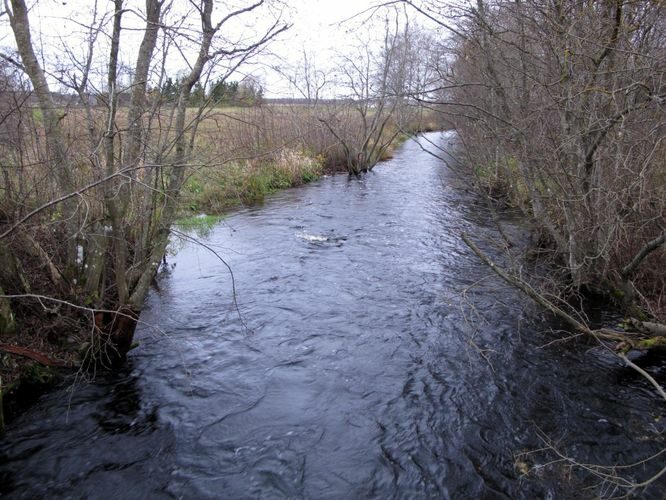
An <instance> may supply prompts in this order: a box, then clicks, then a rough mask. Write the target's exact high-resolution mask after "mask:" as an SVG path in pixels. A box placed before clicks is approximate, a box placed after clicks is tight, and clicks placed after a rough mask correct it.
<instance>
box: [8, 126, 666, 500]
mask: <svg viewBox="0 0 666 500" xmlns="http://www.w3.org/2000/svg"><path fill="white" fill-rule="evenodd" d="M427 138H428V139H429V140H432V141H435V142H437V143H439V144H440V145H441V146H443V147H445V148H446V147H449V142H450V141H452V140H453V138H452V136H450V135H447V134H429V135H428V136H427ZM421 143H422V144H421V145H419V144H417V143H416V142H408V143H406V144H405V145H404V146H403V147H402V148H401V149H400V151H399V152H398V154H397V155H396V157H395V158H394V159H393V160H390V161H388V162H386V163H384V164H382V165H380V166H379V167H377V168H376V169H375V171H374V172H373V173H371V174H368V175H366V176H363V177H362V178H360V179H348V178H347V177H346V176H334V177H328V178H324V179H322V180H320V181H318V182H315V183H313V184H311V185H308V186H306V187H304V188H301V189H294V190H288V191H285V192H282V193H279V194H277V195H275V196H273V197H271V198H270V199H269V200H267V202H266V203H265V205H264V206H263V207H257V208H252V209H247V210H243V211H240V212H238V213H235V214H233V215H231V216H229V217H228V218H227V219H226V220H225V221H224V222H223V223H221V224H220V225H218V226H216V227H215V228H214V229H213V230H212V232H211V233H210V234H209V235H207V237H205V238H204V239H203V241H204V243H205V244H206V245H207V246H208V247H210V249H213V250H215V251H216V252H217V253H218V255H219V257H222V258H223V259H224V260H225V261H226V264H225V263H223V262H221V261H220V259H219V257H218V256H216V255H214V254H213V253H211V252H210V251H209V249H207V248H204V247H202V246H200V245H197V244H194V243H191V242H189V243H188V242H184V243H181V244H179V245H177V246H178V248H179V251H178V253H177V255H176V256H175V257H172V258H171V259H170V263H171V265H172V266H175V267H172V268H171V269H170V270H169V271H168V272H165V273H163V276H162V278H161V279H160V288H161V290H160V291H159V293H158V292H154V293H152V294H151V296H150V297H149V299H148V301H147V306H146V310H145V312H144V313H143V314H142V316H141V320H142V322H143V324H142V326H141V327H140V328H139V330H138V332H137V337H138V339H139V340H140V341H141V347H140V348H139V349H137V350H136V351H133V352H132V353H131V355H130V358H129V360H128V363H127V366H126V368H125V369H124V370H123V371H122V372H121V373H120V374H113V375H106V376H101V377H99V378H98V379H97V380H96V381H95V382H94V383H92V384H89V385H78V386H77V387H76V388H75V390H74V391H73V392H70V391H69V389H67V388H63V389H62V390H60V391H56V392H54V393H52V394H49V395H47V396H45V397H44V398H42V400H41V401H40V402H39V403H38V404H37V405H35V406H34V407H33V408H32V409H31V410H30V411H29V412H28V413H27V414H25V415H23V416H22V417H21V418H20V419H18V420H17V421H15V422H14V423H13V424H12V425H11V426H10V427H9V429H8V432H7V436H6V437H5V438H4V440H3V442H2V445H1V448H0V480H1V481H2V491H3V492H5V493H10V494H11V495H12V496H15V497H26V498H28V497H29V498H33V497H73V498H79V497H98V498H114V497H116V498H181V497H182V498H212V497H224V498H359V497H374V498H413V497H418V498H424V497H428V498H544V497H548V498H563V497H594V496H596V495H609V494H612V493H614V490H613V489H612V487H611V486H610V485H608V484H603V483H602V482H600V481H598V480H593V479H591V478H590V476H589V475H587V474H580V473H575V472H574V473H571V472H570V469H569V468H567V467H566V466H564V465H563V464H555V465H551V466H547V467H546V466H543V465H544V464H546V463H548V462H550V461H551V460H553V458H554V456H553V455H552V454H549V453H546V452H541V453H533V454H530V455H527V456H524V455H521V453H524V452H526V451H533V450H537V449H539V448H543V447H544V441H543V439H542V438H541V437H540V435H542V436H546V437H547V438H548V439H552V440H553V441H554V442H555V443H556V444H557V446H558V447H559V448H560V449H561V450H562V451H564V452H566V453H567V454H570V455H571V456H572V457H575V458H577V459H578V460H580V461H584V462H588V463H601V464H614V463H628V462H632V461H635V460H638V459H640V458H644V457H645V456H647V455H649V454H651V453H654V452H656V451H658V450H659V449H661V448H662V447H663V446H664V439H663V432H664V425H663V420H660V419H659V418H660V414H661V413H662V412H663V406H661V403H659V401H658V399H657V398H656V397H655V396H654V394H653V392H652V391H651V389H650V387H649V386H648V385H647V384H646V383H644V382H643V381H642V380H640V379H639V378H637V377H636V376H635V375H634V374H633V373H632V372H631V371H629V370H627V369H626V368H622V367H621V366H619V364H618V363H617V362H616V361H615V360H614V359H613V357H612V356H611V355H609V354H608V353H605V352H604V351H603V350H602V349H599V348H594V346H585V345H581V344H580V343H579V344H578V345H572V344H566V345H560V344H556V345H551V346H548V347H543V346H544V345H545V344H547V343H548V342H550V341H551V340H553V339H554V338H556V337H553V335H552V333H551V332H550V330H551V328H557V325H555V324H554V323H549V322H548V321H547V320H545V319H543V318H541V317H540V316H539V315H538V314H535V311H534V308H533V307H532V306H531V304H529V303H527V302H526V301H525V299H524V298H522V297H521V296H520V295H518V294H517V293H516V292H514V291H513V290H511V289H509V288H507V287H506V286H505V285H504V284H503V283H501V282H500V281H498V279H496V278H495V277H494V276H493V275H492V274H491V273H490V272H489V270H488V269H487V268H485V267H483V266H481V265H480V264H479V262H478V260H477V259H476V258H475V257H474V256H473V255H472V254H471V252H470V251H469V250H468V249H467V248H466V247H465V245H464V243H463V242H462V241H461V239H460V237H459V236H460V233H461V232H462V231H467V232H469V233H470V234H471V235H473V237H474V238H475V240H477V241H479V242H481V243H482V244H483V245H484V247H485V248H486V249H487V250H488V251H489V252H491V254H492V255H495V257H496V258H499V257H498V256H497V253H496V250H493V247H492V245H490V244H488V241H493V240H497V239H498V237H497V234H496V232H495V230H494V227H493V224H492V223H491V219H490V217H489V215H488V214H487V211H486V209H485V206H484V204H483V203H479V202H478V200H475V199H474V198H473V197H472V196H471V195H469V194H467V193H466V192H465V190H464V189H463V188H462V187H461V186H460V185H459V184H460V183H458V182H456V178H455V176H454V175H453V173H452V172H450V171H449V170H448V169H447V168H446V166H445V165H444V164H443V163H442V162H441V161H439V160H438V159H436V158H435V157H433V156H431V155H429V154H427V153H426V152H424V151H423V150H422V148H421V146H424V147H426V148H428V147H431V146H429V145H428V143H427V141H424V140H423V139H421ZM514 229H515V231H514V232H515V233H516V234H518V233H519V229H518V228H514ZM226 265H228V266H229V267H230V268H231V269H232V270H233V276H234V279H235V286H236V292H237V297H236V298H237V308H236V307H235V306H234V303H233V300H232V292H231V291H232V281H231V275H230V273H229V271H228V270H227V267H226ZM170 267H171V266H170ZM239 313H240V315H239ZM150 325H152V326H150ZM647 368H648V369H649V370H651V373H653V374H655V375H656V376H660V377H663V373H664V367H663V363H662V362H661V361H659V360H658V359H657V360H656V361H654V363H653V364H652V365H650V364H649V363H648V366H647ZM523 463H524V464H523ZM521 464H523V465H521ZM661 464H663V460H662V461H661ZM524 465H527V466H529V467H534V466H537V467H536V469H535V470H534V471H533V472H532V473H531V474H529V475H527V476H525V475H523V474H522V473H521V467H524ZM654 469H655V467H652V468H649V469H648V470H638V471H634V472H635V473H636V477H647V475H649V474H648V473H649V472H650V471H651V470H654ZM660 486H661V487H663V486H664V483H663V482H662V483H661V484H658V485H655V486H653V487H652V488H650V489H648V490H647V491H645V492H643V493H642V494H643V495H644V496H646V497H654V498H658V497H659V494H660V489H659V487H660ZM588 487H591V488H592V489H583V488H588Z"/></svg>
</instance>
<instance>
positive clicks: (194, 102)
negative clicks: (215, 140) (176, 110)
mask: <svg viewBox="0 0 666 500" xmlns="http://www.w3.org/2000/svg"><path fill="white" fill-rule="evenodd" d="M180 86H181V83H180V81H179V79H178V78H176V79H175V80H174V79H173V78H172V77H167V78H166V79H165V80H164V83H163V84H162V86H161V88H160V91H159V92H160V95H161V96H162V98H163V99H164V100H165V101H167V102H175V101H176V100H177V98H178V92H179V89H180ZM263 95H264V89H263V87H262V86H261V85H260V84H259V83H257V82H256V81H255V80H253V79H246V80H243V81H240V82H238V81H227V80H226V79H225V78H219V79H217V80H215V81H214V82H213V83H211V84H209V85H206V84H205V83H203V82H198V83H196V84H195V86H194V88H193V89H192V93H191V94H190V96H189V99H188V104H189V106H192V107H199V106H203V105H213V106H257V105H259V104H261V103H262V102H263Z"/></svg>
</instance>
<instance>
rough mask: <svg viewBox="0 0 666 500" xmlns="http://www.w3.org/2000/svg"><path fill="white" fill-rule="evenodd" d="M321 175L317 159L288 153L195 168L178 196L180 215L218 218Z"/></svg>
mask: <svg viewBox="0 0 666 500" xmlns="http://www.w3.org/2000/svg"><path fill="white" fill-rule="evenodd" d="M322 172H323V161H322V159H321V158H312V157H309V156H307V155H306V154H305V153H303V152H301V151H297V150H292V149H283V150H282V151H280V152H279V153H278V154H275V155H271V156H270V157H268V158H261V159H256V160H244V161H236V162H231V163H229V164H227V165H223V166H220V167H202V168H196V169H193V170H192V171H191V173H190V175H189V176H188V178H187V180H186V182H185V185H184V187H183V191H182V193H181V214H182V215H183V217H187V216H188V215H189V214H199V213H206V214H222V213H224V212H227V211H228V210H230V209H233V208H235V207H238V206H243V205H253V204H256V203H261V202H262V201H263V200H264V197H265V196H266V195H268V194H271V193H274V192H276V191H278V190H280V189H286V188H290V187H296V186H301V185H303V184H306V183H308V182H311V181H313V180H315V179H317V178H319V177H320V176H321V174H322ZM192 222H197V220H196V219H195V220H194V221H190V223H192ZM198 222H202V220H201V219H199V220H198ZM203 222H205V221H203Z"/></svg>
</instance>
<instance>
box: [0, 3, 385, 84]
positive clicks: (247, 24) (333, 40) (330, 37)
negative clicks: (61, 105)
mask: <svg viewBox="0 0 666 500" xmlns="http://www.w3.org/2000/svg"><path fill="white" fill-rule="evenodd" d="M26 1H27V3H28V5H29V6H32V10H31V14H30V21H31V26H32V31H33V42H34V43H35V45H36V46H37V47H40V46H42V47H44V52H45V53H46V57H47V60H48V61H49V62H50V63H51V64H53V63H54V62H55V59H56V57H57V53H58V51H60V52H62V47H63V46H65V45H68V46H69V47H70V49H71V51H72V52H73V53H75V54H77V53H78V54H79V55H80V56H82V55H83V54H84V52H85V43H83V42H82V41H81V36H82V35H81V33H82V32H83V31H84V29H83V28H82V27H81V26H80V25H77V24H76V23H75V22H72V19H80V20H81V21H82V22H86V23H89V22H90V19H91V15H90V13H91V11H92V7H93V5H94V0H26ZM97 1H98V5H99V9H100V10H106V9H108V7H109V5H111V2H110V0H97ZM230 3H231V4H234V3H235V4H238V5H243V4H245V5H246V4H248V3H250V2H248V1H246V0H227V1H225V2H221V1H220V2H217V1H216V5H215V11H216V12H217V13H218V16H220V15H221V14H222V13H223V12H224V6H226V5H229V4H230ZM377 3H380V1H378V0H284V1H283V2H281V6H282V9H281V10H282V12H283V18H284V20H285V21H286V22H288V23H290V24H292V27H291V29H289V30H288V31H287V32H286V33H283V34H281V35H280V36H279V38H278V39H277V40H276V41H274V42H273V43H271V45H270V46H269V47H268V49H267V51H266V53H265V54H264V55H262V56H260V57H259V58H258V59H256V60H255V61H254V62H253V64H251V65H248V66H246V67H244V68H243V69H242V71H241V72H240V73H238V74H234V75H233V77H232V79H237V80H238V79H241V78H242V77H243V75H244V74H253V75H257V76H258V77H259V78H260V80H261V81H262V83H263V84H264V85H265V87H266V92H267V95H268V96H272V97H276V96H285V97H286V96H289V95H297V94H296V93H295V92H293V91H291V90H290V89H289V88H288V85H287V84H286V83H285V82H284V80H281V79H280V77H278V76H277V74H276V73H275V72H274V71H271V70H270V68H271V67H275V66H277V67H280V68H281V69H282V70H283V71H285V72H290V70H289V69H288V68H289V66H290V65H297V64H298V62H299V61H300V60H301V58H302V53H303V51H306V52H307V53H308V54H309V55H310V56H314V59H315V60H316V65H317V66H318V67H319V68H320V69H323V70H329V69H330V67H331V62H332V61H333V59H334V57H335V54H336V53H337V54H339V53H344V52H345V51H347V50H349V47H350V45H351V44H352V43H353V42H354V41H356V38H357V37H368V36H370V35H371V34H372V32H373V31H374V30H375V29H377V28H376V27H377V26H379V27H380V28H379V29H381V22H379V23H377V22H374V21H370V20H369V19H368V14H365V15H361V16H357V15H358V14H359V13H362V12H363V11H366V10H367V9H368V8H370V7H372V6H374V5H377ZM126 5H127V7H131V8H134V9H137V10H143V7H144V5H145V3H144V2H143V1H142V0H126ZM174 5H175V6H176V8H177V9H187V6H188V5H189V3H188V1H187V0H174ZM279 5H280V4H279ZM279 5H278V6H276V7H278V8H279ZM178 12H179V13H181V12H185V10H180V11H178ZM354 16H356V17H354ZM350 18H353V19H350ZM123 19H124V21H123V27H124V28H128V29H129V30H128V31H126V32H124V35H123V36H124V37H125V38H124V40H123V42H122V43H123V47H124V51H123V55H122V57H121V58H122V59H123V61H124V62H125V63H126V64H127V65H128V66H133V62H134V61H133V58H134V57H135V56H136V51H135V48H136V47H138V44H139V42H140V39H141V32H140V31H138V30H137V31H134V32H132V31H131V28H133V27H137V28H140V27H141V26H142V23H141V20H140V18H139V16H137V15H136V14H133V13H131V12H130V13H127V14H125V17H124V18H123ZM192 19H193V20H194V21H196V18H195V17H194V16H193V17H192ZM269 19H271V16H270V14H269V13H268V12H267V11H266V10H265V9H264V10H263V11H262V13H261V16H257V15H255V14H254V13H253V14H252V15H250V16H246V17H245V18H244V22H243V23H242V24H238V23H237V24H236V25H235V26H233V27H230V29H229V30H227V34H228V36H229V38H230V43H231V44H233V43H234V42H236V41H238V40H239V39H242V38H243V37H247V36H248V35H249V34H251V33H252V32H253V31H256V30H257V29H260V28H261V26H262V25H265V23H266V22H268V20H269ZM84 20H85V21H84ZM345 20H347V21H346V22H343V21H345ZM214 21H215V16H214ZM257 26H258V27H259V28H257ZM373 26H374V27H373ZM108 29H109V30H110V27H109V28H108ZM107 42H108V39H107V38H106V37H101V39H100V41H99V42H98V46H99V47H98V50H99V51H100V53H102V54H106V53H107V52H108V50H107V49H106V47H107V46H108V43H107ZM0 46H2V47H12V46H13V37H12V34H11V30H10V28H9V23H8V22H7V17H6V16H3V17H2V18H1V19H0ZM60 57H61V58H62V56H60ZM169 64H170V65H171V66H172V67H171V68H169V72H170V73H173V72H175V71H177V69H178V68H184V67H185V63H184V61H183V60H182V59H180V60H179V57H178V56H177V55H176V56H174V57H172V58H170V63H169ZM99 70H100V74H101V73H103V71H104V69H103V64H102V63H101V62H100V68H99Z"/></svg>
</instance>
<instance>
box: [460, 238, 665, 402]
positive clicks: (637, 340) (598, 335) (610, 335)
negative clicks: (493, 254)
mask: <svg viewBox="0 0 666 500" xmlns="http://www.w3.org/2000/svg"><path fill="white" fill-rule="evenodd" d="M461 237H462V240H463V241H464V242H465V244H466V245H467V246H468V247H469V248H470V249H471V250H472V251H473V252H474V253H475V254H476V256H477V257H479V259H481V261H482V262H483V263H484V264H486V265H487V266H488V267H490V269H492V270H493V271H494V272H495V274H497V275H498V276H499V277H500V278H502V279H503V280H504V281H506V282H507V283H509V284H510V285H512V286H514V287H515V288H517V289H519V290H520V291H522V292H523V293H524V294H525V295H527V296H528V297H530V298H531V299H532V300H534V301H535V302H536V303H537V304H539V305H541V306H543V307H545V308H546V309H548V310H549V311H550V312H552V313H553V314H555V315H556V316H557V317H559V318H561V319H563V320H564V321H566V322H567V323H568V324H569V325H570V326H571V327H572V328H573V329H574V330H576V331H577V332H580V333H582V334H584V335H587V336H589V337H591V338H594V339H596V340H597V341H599V342H600V343H602V345H605V344H603V342H602V341H604V340H605V341H614V342H617V344H616V345H615V349H609V350H610V351H611V352H613V353H614V354H615V355H616V356H618V357H619V358H620V359H621V360H622V361H623V362H624V363H625V364H626V365H627V366H629V367H630V368H632V369H633V370H635V371H636V372H637V373H639V374H640V375H641V376H642V377H644V378H645V379H646V380H647V381H648V382H650V384H651V385H653V386H654V387H655V388H656V389H657V392H658V393H659V395H660V396H661V397H662V398H663V399H664V401H666V392H665V391H664V389H663V388H662V387H661V385H660V384H659V383H658V382H657V381H656V380H655V379H654V377H652V376H651V375H650V374H649V373H647V372H646V371H645V370H643V369H641V368H640V367H639V366H637V365H636V364H635V363H632V362H631V361H629V359H628V358H627V357H626V356H625V352H626V351H627V350H629V349H631V348H637V349H640V348H642V349H649V348H650V347H653V346H654V345H656V344H660V345H661V344H662V340H663V337H662V336H657V337H646V336H645V334H643V336H640V337H639V336H638V335H636V334H633V335H632V334H629V333H625V332H618V331H615V330H610V329H607V328H600V329H595V330H593V329H591V328H590V327H589V326H587V325H586V324H584V323H582V322H581V321H579V320H577V319H576V318H574V317H573V316H572V315H571V314H569V313H567V312H566V311H564V310H563V309H562V308H560V307H558V306H557V305H556V304H553V302H551V301H550V300H548V299H547V298H546V297H544V296H543V295H542V294H540V293H539V292H537V291H536V290H535V289H534V288H533V287H532V286H531V285H530V284H529V283H527V282H526V281H525V280H523V279H522V278H520V277H518V276H515V275H513V274H511V273H509V272H507V271H505V270H504V269H502V268H501V267H499V266H497V264H495V263H494V262H493V261H492V260H491V259H490V258H489V257H488V256H487V255H486V254H485V253H484V252H483V251H482V250H481V249H480V248H479V247H478V246H477V245H476V243H474V242H473V241H472V240H471V239H470V238H469V237H468V236H467V234H466V233H462V235H461ZM639 323H641V322H639ZM641 324H642V325H645V324H649V325H656V326H659V327H661V326H663V325H658V324H656V323H641ZM606 347H607V346H606Z"/></svg>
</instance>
